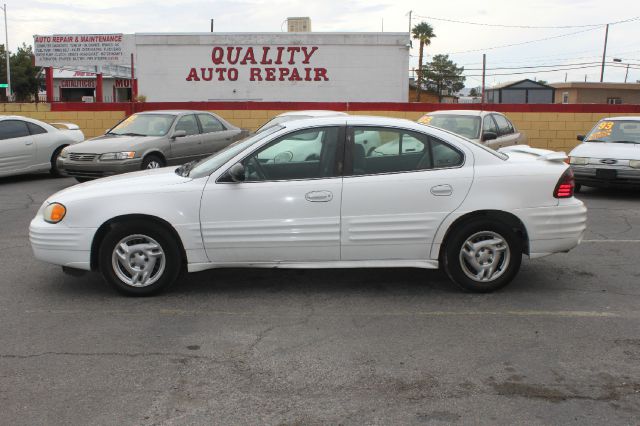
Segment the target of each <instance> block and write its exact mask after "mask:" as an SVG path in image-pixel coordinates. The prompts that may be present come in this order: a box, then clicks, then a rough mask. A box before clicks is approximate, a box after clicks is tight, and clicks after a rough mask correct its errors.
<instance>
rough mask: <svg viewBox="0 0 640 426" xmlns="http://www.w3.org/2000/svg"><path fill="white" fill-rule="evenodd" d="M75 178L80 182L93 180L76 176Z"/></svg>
mask: <svg viewBox="0 0 640 426" xmlns="http://www.w3.org/2000/svg"><path fill="white" fill-rule="evenodd" d="M76 180H77V181H78V182H80V183H83V182H89V181H90V180H93V179H92V178H81V177H77V178H76Z"/></svg>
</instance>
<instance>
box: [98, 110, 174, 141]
mask: <svg viewBox="0 0 640 426" xmlns="http://www.w3.org/2000/svg"><path fill="white" fill-rule="evenodd" d="M175 119H176V116H175V115H173V114H133V115H130V116H129V117H127V118H126V119H124V120H122V121H121V122H120V123H118V125H117V126H116V127H114V128H113V129H111V130H109V131H108V132H107V134H109V135H127V136H164V135H166V134H167V132H169V129H170V128H171V125H172V124H173V121H174V120H175Z"/></svg>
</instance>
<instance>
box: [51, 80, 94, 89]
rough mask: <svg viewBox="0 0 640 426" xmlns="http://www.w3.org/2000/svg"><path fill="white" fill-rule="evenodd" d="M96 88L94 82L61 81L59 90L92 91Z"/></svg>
mask: <svg viewBox="0 0 640 426" xmlns="http://www.w3.org/2000/svg"><path fill="white" fill-rule="evenodd" d="M95 87H96V81H95V80H62V81H60V88H61V89H93V88H95Z"/></svg>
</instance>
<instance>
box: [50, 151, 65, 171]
mask: <svg viewBox="0 0 640 426" xmlns="http://www.w3.org/2000/svg"><path fill="white" fill-rule="evenodd" d="M65 146H66V145H65ZM65 146H61V147H58V148H57V149H56V150H55V151H54V152H53V155H51V168H50V169H49V173H50V174H51V176H53V177H60V176H62V173H61V171H60V169H59V168H58V157H60V153H61V152H62V150H63V149H64V148H65Z"/></svg>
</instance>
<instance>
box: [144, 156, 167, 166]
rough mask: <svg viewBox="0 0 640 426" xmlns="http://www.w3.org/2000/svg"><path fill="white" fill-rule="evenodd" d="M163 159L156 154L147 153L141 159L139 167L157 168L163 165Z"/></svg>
mask: <svg viewBox="0 0 640 426" xmlns="http://www.w3.org/2000/svg"><path fill="white" fill-rule="evenodd" d="M164 166H165V164H164V160H163V159H162V158H160V157H159V156H158V155H154V154H149V155H147V156H146V157H144V159H143V160H142V164H141V166H140V169H142V170H146V169H159V168H160V167H164Z"/></svg>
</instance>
